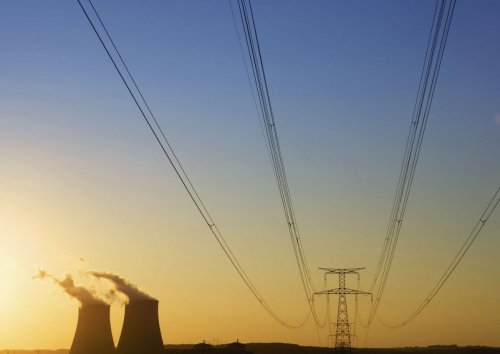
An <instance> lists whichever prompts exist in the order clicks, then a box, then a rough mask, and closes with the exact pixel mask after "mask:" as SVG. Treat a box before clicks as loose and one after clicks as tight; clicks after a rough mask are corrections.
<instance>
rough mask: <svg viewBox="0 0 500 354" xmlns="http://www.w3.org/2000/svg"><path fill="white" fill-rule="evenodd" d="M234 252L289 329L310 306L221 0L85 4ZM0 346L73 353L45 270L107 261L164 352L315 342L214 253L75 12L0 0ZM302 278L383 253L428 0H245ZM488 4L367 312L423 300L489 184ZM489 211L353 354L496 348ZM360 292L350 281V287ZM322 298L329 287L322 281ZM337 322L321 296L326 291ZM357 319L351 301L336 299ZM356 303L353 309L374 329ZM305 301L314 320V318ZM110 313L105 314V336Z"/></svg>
mask: <svg viewBox="0 0 500 354" xmlns="http://www.w3.org/2000/svg"><path fill="white" fill-rule="evenodd" d="M95 5H96V7H97V9H98V10H99V12H100V14H101V16H102V18H103V20H104V21H105V23H106V25H107V27H108V29H109V31H110V32H111V34H112V36H113V38H114V40H115V42H116V44H117V45H118V47H119V48H120V50H121V53H122V55H123V56H124V58H125V60H126V61H127V63H128V65H129V67H130V69H131V71H132V72H133V74H134V76H135V78H136V80H137V82H138V84H139V85H140V87H141V88H142V91H143V93H144V94H145V95H146V97H147V99H148V100H149V103H150V106H151V108H152V109H153V111H154V112H155V114H156V116H157V118H158V120H159V123H160V125H161V126H162V127H163V129H164V131H165V132H166V134H167V137H168V139H169V141H170V143H171V144H172V146H173V147H174V149H175V151H176V154H177V156H178V157H179V159H180V160H181V161H182V163H183V166H184V168H185V169H186V171H187V172H188V174H189V176H190V178H191V180H192V182H193V184H194V185H195V186H196V188H197V190H198V192H199V193H200V195H201V197H202V199H203V201H204V203H205V204H206V206H207V207H208V209H209V210H210V213H211V214H212V216H213V217H214V219H215V221H216V223H217V225H218V227H219V228H220V229H221V231H222V233H223V234H224V236H225V238H226V240H227V242H228V243H229V245H230V246H231V248H232V250H233V252H234V253H235V255H236V256H237V258H238V260H239V261H240V263H241V264H242V265H243V267H244V268H245V270H246V272H247V273H248V275H249V276H250V277H251V278H252V280H253V282H254V283H255V284H256V286H257V287H258V288H259V290H260V292H261V293H262V295H263V296H264V297H265V298H266V300H267V301H268V302H269V303H270V304H271V306H272V307H273V308H274V310H275V311H276V312H277V313H278V314H279V315H280V316H281V317H283V318H284V319H285V320H286V321H289V322H292V323H298V322H300V321H301V320H302V319H303V318H304V317H305V316H306V315H307V311H308V309H307V303H306V301H305V298H304V295H303V293H302V289H301V284H300V280H299V275H298V272H297V268H296V265H295V260H294V257H293V252H292V246H291V244H290V241H289V236H288V233H287V225H286V223H285V219H284V216H283V211H282V209H281V204H280V199H279V194H278V189H277V187H276V185H275V182H274V176H273V171H272V168H271V163H270V161H269V159H268V157H267V155H266V148H265V141H264V138H263V136H262V133H261V131H260V127H259V123H258V117H257V113H256V111H255V107H254V106H253V101H252V98H251V93H250V88H249V84H248V80H247V77H246V74H245V67H244V63H243V60H242V57H241V52H240V47H239V44H238V40H237V36H236V32H235V28H234V24H233V19H232V16H231V10H230V7H229V4H228V2H227V1H222V0H220V1H194V0H193V1H191V0H190V1H170V0H169V1H118V0H112V1H97V0H96V1H95ZM0 6H1V8H2V10H1V11H0V48H2V50H1V52H2V54H1V55H0V68H1V80H0V162H1V164H2V172H1V174H0V193H1V198H0V243H1V247H0V348H6V349H9V348H10V349H13V348H27V349H37V348H44V349H55V348H69V347H70V345H71V340H72V337H73V334H74V330H75V328H76V320H77V314H78V306H79V304H78V302H76V301H75V300H74V299H71V298H70V297H68V296H67V295H66V294H65V293H64V292H63V291H62V290H61V289H59V288H58V287H57V286H55V284H53V283H52V282H50V281H40V280H34V279H32V276H33V275H34V274H36V273H37V270H38V268H42V269H47V270H48V271H49V272H51V273H52V274H54V275H56V276H58V277H61V278H62V277H64V276H65V274H68V273H69V274H72V275H73V276H74V278H75V283H77V284H81V285H87V286H95V284H94V283H92V282H93V281H92V280H91V279H89V278H88V277H86V276H85V272H86V271H89V270H97V271H111V272H114V273H117V274H120V275H121V276H123V277H125V278H127V279H129V280H130V281H131V282H133V283H135V284H137V285H138V286H139V287H140V288H141V289H143V290H144V291H145V292H146V293H148V294H150V295H152V296H154V297H155V298H157V299H158V300H159V301H160V303H159V304H160V305H159V306H160V307H159V308H160V310H159V311H160V313H159V314H160V325H161V330H162V334H163V339H164V342H165V343H197V342H201V341H203V340H206V341H208V342H218V343H225V342H231V341H235V340H236V339H239V340H240V341H241V342H290V343H297V344H302V345H327V344H328V342H327V332H326V331H325V330H321V331H319V333H317V331H316V329H315V326H314V324H313V322H312V321H311V320H309V322H308V323H307V324H306V325H305V326H304V327H303V328H301V329H298V330H290V329H286V328H283V327H281V326H280V325H279V324H278V323H276V322H275V321H274V320H273V319H272V318H271V317H269V316H268V315H267V313H266V312H265V311H264V310H263V309H262V308H261V307H260V305H259V303H258V302H257V301H256V300H255V299H254V298H253V297H252V295H251V294H250V293H249V291H248V290H247V288H246V287H245V285H244V284H243V282H242V281H241V280H240V278H239V277H238V275H237V273H236V272H235V271H234V269H233V268H232V267H231V265H230V263H229V261H228V260H227V259H226V258H225V256H224V254H223V252H222V250H221V249H220V248H219V246H218V245H217V243H216V241H215V240H214V239H213V237H212V235H211V233H210V231H209V230H208V228H207V227H206V225H205V224H204V222H203V220H202V219H201V217H200V216H199V214H198V213H197V211H196V209H195V207H194V205H193V204H192V202H191V200H190V199H189V196H188V195H187V194H186V192H185V191H184V189H183V187H182V185H181V183H180V181H179V180H178V179H177V177H176V176H175V174H174V172H173V170H172V168H171V167H170V165H169V164H168V162H167V161H166V159H165V157H164V155H163V154H162V152H161V150H160V148H159V146H158V145H157V143H156V141H155V140H154V138H153V136H152V135H151V133H150V131H149V130H148V128H147V126H146V124H145V123H144V121H143V120H142V118H141V117H140V115H139V112H138V110H137V108H136V107H135V106H134V104H133V102H132V100H131V99H130V97H129V96H128V93H127V92H126V90H125V87H124V86H123V83H122V82H121V81H120V79H119V77H118V75H117V74H116V72H115V71H114V69H113V67H112V65H111V63H110V62H109V59H108V58H107V57H106V54H105V52H104V50H103V49H102V48H101V46H100V44H99V42H98V40H97V38H96V36H95V34H94V33H93V32H92V30H91V28H90V26H89V25H88V23H87V22H86V19H85V18H84V16H83V14H82V12H81V10H80V8H79V6H78V3H77V2H76V1H43V2H42V1H29V0H26V1H15V2H14V1H10V2H7V1H3V2H0ZM253 6H254V13H255V19H256V25H257V29H258V32H259V39H260V42H261V46H262V53H263V60H264V65H265V70H266V75H267V79H268V84H269V91H270V94H271V99H272V102H273V109H274V112H275V117H276V122H277V128H278V133H279V136H280V143H281V148H282V152H283V155H284V161H285V164H286V169H287V176H288V182H289V185H290V189H291V194H292V198H293V201H294V207H295V212H296V216H297V220H298V222H299V223H300V228H301V234H302V237H303V244H304V249H305V252H306V255H307V258H308V262H309V266H310V270H311V273H312V275H313V278H314V280H315V282H316V284H317V285H318V287H322V286H323V283H322V282H323V273H321V272H320V271H319V270H317V268H318V267H338V268H341V267H366V269H365V270H363V271H361V288H362V289H363V288H367V287H369V285H370V283H371V280H372V278H373V274H374V271H375V267H376V264H377V261H378V257H379V255H380V251H381V247H382V243H383V239H384V236H385V230H386V227H387V222H388V219H389V216H390V211H391V207H392V201H393V198H394V193H395V190H396V183H397V178H398V175H399V170H400V166H401V161H402V158H403V152H404V146H405V142H406V137H407V133H408V129H409V125H410V120H411V113H412V110H413V105H414V101H415V97H416V94H417V89H418V82H419V75H420V70H421V67H422V64H423V61H424V56H425V48H426V44H427V37H428V33H429V30H430V26H431V21H432V15H433V11H434V6H435V2H434V1H427V0H425V1H422V0H418V1H410V0H408V1H378V2H373V1H356V2H351V1H319V0H315V1H297V0H290V1H284V0H283V1H281V0H280V1H278V0H272V1H263V0H255V1H253ZM498 18H500V2H498V1H494V0H480V1H471V0H459V1H458V2H457V6H456V10H455V15H454V18H453V23H452V26H451V30H450V35H449V38H448V43H447V48H446V52H445V55H444V59H443V64H442V67H441V71H440V76H439V81H438V84H437V89H436V93H435V96H434V102H433V106H432V110H431V113H430V117H429V123H428V125H427V131H426V135H425V138H424V141H423V147H422V152H421V155H420V160H419V164H418V167H417V171H416V175H415V180H414V183H413V187H412V193H411V196H410V200H409V205H408V209H407V212H406V218H405V221H404V226H403V229H402V232H401V236H400V241H399V244H398V248H397V252H396V255H395V258H394V264H393V268H392V271H391V275H390V278H389V282H388V286H387V289H386V292H385V295H384V298H383V300H382V303H381V305H380V309H379V315H380V318H381V319H382V320H383V321H385V322H389V323H394V322H398V321H401V320H403V319H404V318H405V317H406V316H407V315H409V314H410V313H411V312H412V311H413V309H414V308H415V307H416V306H417V305H418V304H419V303H420V302H421V301H422V300H423V299H424V298H425V296H426V295H427V293H428V292H429V291H430V289H431V288H432V287H433V285H434V284H435V282H436V281H437V280H438V279H439V277H440V275H441V273H442V272H443V271H444V270H445V268H446V267H447V266H448V264H449V262H450V261H451V259H452V258H453V257H454V255H455V254H456V252H457V251H458V249H459V248H460V247H461V245H462V243H463V242H464V240H465V238H466V237H467V236H468V234H469V232H470V231H471V229H472V227H473V226H474V224H475V223H476V221H477V219H478V218H479V216H480V215H481V213H482V211H483V209H484V207H485V206H486V204H487V203H488V201H489V199H490V198H491V197H492V195H493V193H494V192H495V190H496V189H497V188H498V186H499V182H500V163H499V161H500V160H499V156H500V80H499V77H500V45H499V43H500V29H499V26H498ZM498 230H500V211H499V210H497V211H496V212H495V213H494V214H493V215H492V217H491V219H490V220H489V221H488V223H487V224H486V226H485V227H484V229H483V231H482V233H481V234H480V236H479V237H478V238H477V240H476V242H475V243H474V244H473V246H472V247H471V249H470V251H469V253H468V254H467V255H466V256H465V258H464V259H463V261H462V263H461V264H460V265H459V266H458V268H457V269H456V271H455V273H454V274H453V275H452V277H451V278H450V279H449V281H448V282H447V283H446V285H445V287H444V288H443V289H442V291H441V292H440V293H439V294H438V295H437V297H436V298H435V299H434V300H433V302H432V303H431V304H430V305H429V306H428V307H427V308H426V309H425V310H424V311H423V312H422V313H421V315H420V316H419V317H417V318H416V319H415V320H414V321H413V322H412V323H411V324H409V325H407V326H406V327H404V328H402V329H398V330H394V329H388V328H386V327H384V326H382V325H381V324H380V322H378V321H375V322H374V324H373V325H372V327H371V329H370V332H369V335H368V336H367V333H366V331H365V330H363V328H361V327H360V326H359V325H358V340H357V342H356V340H355V341H354V344H355V345H359V346H370V347H393V346H413V345H433V344H458V345H490V346H500V338H499V337H498V335H497V334H498V325H499V324H500V307H499V306H498V301H499V300H500V298H499V295H498V294H500V280H499V279H500V261H499V259H500V238H499V237H498V236H499V233H498ZM347 285H348V286H351V287H355V286H356V281H355V279H348V284H347ZM327 286H328V287H336V283H335V279H333V278H331V279H330V280H329V281H328V284H327ZM331 301H332V304H333V310H332V311H335V305H336V303H335V301H336V299H335V298H332V300H331ZM349 301H350V302H349V306H350V309H351V311H350V315H351V318H352V317H353V309H354V303H353V301H352V299H351V300H349ZM369 305H370V300H369V297H364V298H360V300H359V312H360V313H359V315H360V317H361V319H362V320H364V319H365V318H366V317H367V310H368V307H369ZM324 306H325V305H324V303H322V302H321V301H319V304H318V311H319V312H320V313H324ZM123 310H124V307H123V305H122V304H120V303H119V302H115V303H113V304H112V307H111V324H112V330H113V336H114V340H115V343H116V342H117V341H118V338H119V333H120V329H121V324H122V320H123Z"/></svg>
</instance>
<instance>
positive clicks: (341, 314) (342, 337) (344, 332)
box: [315, 268, 370, 353]
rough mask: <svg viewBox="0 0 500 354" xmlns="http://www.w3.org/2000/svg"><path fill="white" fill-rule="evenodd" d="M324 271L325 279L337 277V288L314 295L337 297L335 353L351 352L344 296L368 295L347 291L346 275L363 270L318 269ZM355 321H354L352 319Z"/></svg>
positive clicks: (361, 292)
mask: <svg viewBox="0 0 500 354" xmlns="http://www.w3.org/2000/svg"><path fill="white" fill-rule="evenodd" d="M320 269H321V270H324V271H325V277H326V276H327V275H329V274H338V275H339V287H338V288H336V289H329V290H323V291H319V292H316V293H315V294H316V295H338V296H339V303H338V310H337V323H336V324H335V327H336V329H335V351H338V352H341V353H345V352H349V351H350V350H351V333H350V328H349V327H350V325H349V316H348V312H347V297H346V295H370V293H367V292H365V291H360V290H355V289H349V288H346V287H345V283H346V282H345V276H346V274H357V275H358V276H359V273H358V271H359V270H361V269H365V268H320ZM354 320H356V319H354Z"/></svg>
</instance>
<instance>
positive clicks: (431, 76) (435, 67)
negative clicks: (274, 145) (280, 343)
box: [364, 0, 456, 327]
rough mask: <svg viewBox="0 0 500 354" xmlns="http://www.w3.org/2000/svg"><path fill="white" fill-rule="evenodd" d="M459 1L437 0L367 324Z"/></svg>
mask: <svg viewBox="0 0 500 354" xmlns="http://www.w3.org/2000/svg"><path fill="white" fill-rule="evenodd" d="M455 4H456V0H438V1H437V2H436V8H435V11H434V18H433V21H432V26H431V32H430V35H429V39H428V43H427V50H426V55H425V61H424V65H423V68H422V72H421V76H420V83H419V89H418V93H417V98H416V101H415V106H414V111H413V116H412V120H411V124H410V131H409V133H408V138H407V142H406V148H405V153H404V157H403V163H402V166H401V172H400V175H399V180H398V185H397V188H396V195H395V198H394V202H393V206H392V211H391V215H390V218H389V224H388V227H387V232H386V236H385V239H384V244H383V248H382V252H381V254H380V257H379V261H378V265H377V268H376V271H375V275H374V278H373V281H372V284H371V287H370V292H371V291H373V289H376V290H375V300H374V301H373V302H372V305H371V307H370V312H369V317H368V321H367V324H365V325H364V326H365V327H367V326H369V325H370V324H371V323H372V321H373V318H374V317H375V315H376V313H377V310H378V307H379V304H380V301H381V299H382V296H383V294H384V290H385V287H386V285H387V280H388V278H389V273H390V270H391V267H392V261H393V259H394V254H395V251H396V246H397V243H398V239H399V234H400V232H401V227H402V225H403V221H404V217H405V212H406V207H407V205H408V199H409V196H410V191H411V187H412V184H413V179H414V176H415V169H416V167H417V162H418V158H419V155H420V151H421V147H422V141H423V137H424V134H425V130H426V126H427V121H428V119H429V113H430V108H431V105H432V101H433V98H434V92H435V89H436V83H437V79H438V77H439V71H440V68H441V63H442V60H443V55H444V51H445V48H446V43H447V39H448V34H449V31H450V26H451V21H452V19H453V13H454V9H455Z"/></svg>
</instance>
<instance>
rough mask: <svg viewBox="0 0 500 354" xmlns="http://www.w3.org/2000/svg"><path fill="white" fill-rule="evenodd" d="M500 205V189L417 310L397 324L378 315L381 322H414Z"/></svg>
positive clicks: (402, 323)
mask: <svg viewBox="0 0 500 354" xmlns="http://www.w3.org/2000/svg"><path fill="white" fill-rule="evenodd" d="M499 203H500V187H498V189H497V191H496V192H495V194H494V195H493V198H491V200H490V202H489V203H488V206H487V207H486V208H485V209H484V211H483V213H482V214H481V216H480V217H479V220H478V221H477V222H476V224H475V225H474V227H473V228H472V231H471V232H470V233H469V235H468V236H467V238H466V239H465V241H464V243H463V245H462V247H461V248H460V249H459V250H458V252H457V254H456V255H455V257H454V258H453V259H452V261H451V263H450V264H449V265H448V268H446V270H445V271H444V273H443V274H442V275H441V278H439V280H438V281H437V283H436V285H434V287H433V288H432V289H431V291H430V292H429V294H428V295H427V297H426V298H425V299H424V300H423V301H422V303H421V304H420V305H419V306H417V308H416V309H415V310H414V311H413V312H412V313H411V314H410V315H409V316H408V317H407V318H406V319H405V320H404V321H401V322H399V323H397V324H392V325H391V324H387V323H386V322H384V321H382V320H381V319H380V317H379V316H378V315H377V317H378V318H379V320H380V322H381V323H382V324H383V325H384V326H386V327H389V328H401V327H404V326H406V325H407V324H408V323H410V322H411V321H413V320H414V319H415V317H417V316H418V315H419V314H420V313H421V312H422V311H423V310H424V309H425V308H426V307H427V305H429V303H430V302H431V301H432V299H434V297H435V296H436V295H437V293H438V292H439V290H441V288H442V287H443V286H444V284H445V283H446V281H447V280H448V279H449V278H450V276H451V274H452V273H453V271H454V270H455V269H456V268H457V266H458V264H459V263H460V261H461V260H462V258H464V256H465V254H466V253H467V251H468V250H469V248H470V247H471V246H472V243H473V242H474V241H475V240H476V238H477V236H478V235H479V233H480V232H481V230H482V229H483V227H484V225H486V222H487V221H488V219H489V218H490V216H491V214H493V211H494V210H495V208H496V207H497V206H498V204H499Z"/></svg>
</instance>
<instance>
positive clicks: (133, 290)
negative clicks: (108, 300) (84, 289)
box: [88, 271, 156, 301]
mask: <svg viewBox="0 0 500 354" xmlns="http://www.w3.org/2000/svg"><path fill="white" fill-rule="evenodd" d="M88 274H90V275H92V276H94V277H96V278H99V279H106V280H109V281H110V282H112V283H113V285H114V287H115V290H116V291H117V292H119V293H122V294H123V295H125V296H126V297H127V298H128V300H129V301H141V300H156V299H155V298H154V297H152V296H150V295H148V294H146V293H145V292H143V291H141V290H140V289H139V288H138V287H137V286H136V285H134V284H132V283H131V282H129V281H128V280H127V279H124V278H122V277H120V276H119V275H116V274H113V273H109V272H94V271H91V272H88Z"/></svg>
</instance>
